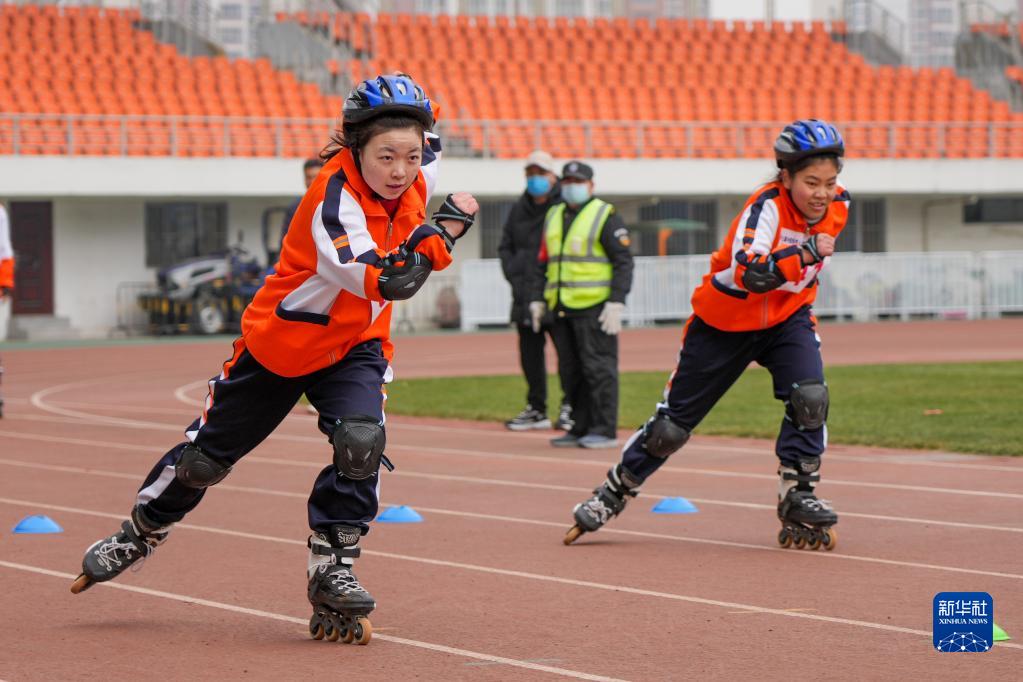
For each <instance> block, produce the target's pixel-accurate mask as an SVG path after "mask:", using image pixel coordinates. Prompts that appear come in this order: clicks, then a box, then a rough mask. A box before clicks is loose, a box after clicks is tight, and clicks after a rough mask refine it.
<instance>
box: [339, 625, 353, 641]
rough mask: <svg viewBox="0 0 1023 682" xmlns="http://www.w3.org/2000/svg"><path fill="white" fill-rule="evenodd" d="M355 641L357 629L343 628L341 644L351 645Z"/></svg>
mask: <svg viewBox="0 0 1023 682" xmlns="http://www.w3.org/2000/svg"><path fill="white" fill-rule="evenodd" d="M354 641H355V628H353V627H352V628H350V627H343V628H341V643H342V644H351V643H352V642H354Z"/></svg>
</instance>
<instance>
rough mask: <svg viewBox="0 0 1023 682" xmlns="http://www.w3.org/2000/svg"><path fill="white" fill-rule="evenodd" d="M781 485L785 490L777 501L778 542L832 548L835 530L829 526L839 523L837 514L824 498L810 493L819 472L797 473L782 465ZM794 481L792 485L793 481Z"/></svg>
mask: <svg viewBox="0 0 1023 682" xmlns="http://www.w3.org/2000/svg"><path fill="white" fill-rule="evenodd" d="M778 473H779V474H780V475H781V487H782V489H786V488H787V489H786V490H785V494H784V496H783V497H781V499H780V500H779V502H778V520H780V521H781V530H780V531H779V532H778V544H779V545H781V546H782V547H790V546H794V547H795V548H796V549H803V548H804V547H808V548H810V549H820V548H821V547H823V548H824V549H826V550H832V549H834V548H835V545H836V544H837V542H838V534H837V533H836V532H835V529H834V528H832V526H834V525H835V524H836V523H838V514H836V513H835V510H834V509H832V508H831V503H830V502H828V501H827V500H821V499H818V498H817V496H816V495H814V493H813V489H814V487H815V486H816V484H817V482H818V481H820V474H818V473H816V469H815V470H814V472H813V473H808V474H800V473H798V472H796V470H795V469H790V468H788V467H781V468H780V469H779V470H778ZM792 481H795V485H792V483H791V482H792Z"/></svg>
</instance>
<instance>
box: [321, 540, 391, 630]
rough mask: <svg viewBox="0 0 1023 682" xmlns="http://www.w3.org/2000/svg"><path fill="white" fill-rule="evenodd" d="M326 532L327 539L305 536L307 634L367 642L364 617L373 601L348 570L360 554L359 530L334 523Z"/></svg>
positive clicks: (372, 605)
mask: <svg viewBox="0 0 1023 682" xmlns="http://www.w3.org/2000/svg"><path fill="white" fill-rule="evenodd" d="M330 531H331V532H330V536H331V537H330V539H329V540H328V538H327V537H326V536H325V535H324V534H323V533H316V534H314V535H311V536H310V537H309V542H308V545H309V603H310V604H312V605H313V615H312V617H311V618H310V619H309V634H310V636H312V638H313V639H324V638H326V639H327V641H330V642H336V641H337V640H338V639H340V640H341V641H342V642H344V643H345V644H351V643H352V642H355V643H356V644H369V640H370V638H372V636H373V625H372V624H371V623H370V622H369V618H367V617H366V616H368V615H369V614H370V612H371V611H372V610H373V609H374V608H376V605H377V604H376V601H375V600H374V599H373V596H372V595H371V594H370V593H369V592H367V591H366V590H365V588H363V587H362V585H360V584H359V580H358V578H356V577H355V574H354V573H353V572H352V564H353V563H354V560H355V559H357V558H358V557H359V554H360V550H359V548H358V547H357V545H358V543H359V535H360V533H359V529H358V528H355V527H354V526H340V525H338V526H331V527H330Z"/></svg>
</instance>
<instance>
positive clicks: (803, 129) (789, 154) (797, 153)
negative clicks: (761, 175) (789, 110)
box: [774, 118, 845, 168]
mask: <svg viewBox="0 0 1023 682" xmlns="http://www.w3.org/2000/svg"><path fill="white" fill-rule="evenodd" d="M822 154H834V155H835V156H838V157H842V156H845V142H843V141H842V136H841V134H839V132H838V130H836V129H835V126H833V125H831V124H830V123H828V122H827V121H823V120H821V119H818V118H803V119H799V120H798V121H794V122H792V123H790V124H789V125H787V126H785V129H784V130H782V131H781V135H779V136H778V139H777V140H775V141H774V158H775V160H776V161H777V162H778V168H784V167H785V166H788V165H791V164H793V163H796V162H798V161H801V160H803V159H805V158H808V157H810V156H820V155H822Z"/></svg>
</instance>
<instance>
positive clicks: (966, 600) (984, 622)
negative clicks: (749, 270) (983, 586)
mask: <svg viewBox="0 0 1023 682" xmlns="http://www.w3.org/2000/svg"><path fill="white" fill-rule="evenodd" d="M994 610H995V602H994V600H993V599H992V598H991V595H990V594H988V593H987V592H939V593H938V594H936V595H934V648H935V649H937V650H938V651H942V652H945V653H953V652H970V653H979V652H984V651H990V650H991V645H992V644H993V643H994V623H995V621H994V617H995V614H994Z"/></svg>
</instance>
